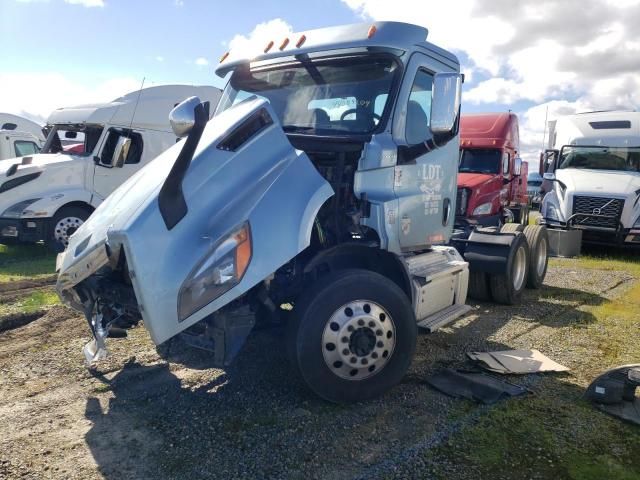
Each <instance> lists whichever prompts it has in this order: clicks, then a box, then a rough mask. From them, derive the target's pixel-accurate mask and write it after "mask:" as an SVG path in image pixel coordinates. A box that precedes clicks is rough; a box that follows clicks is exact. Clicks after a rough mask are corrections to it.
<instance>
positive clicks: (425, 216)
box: [57, 22, 546, 402]
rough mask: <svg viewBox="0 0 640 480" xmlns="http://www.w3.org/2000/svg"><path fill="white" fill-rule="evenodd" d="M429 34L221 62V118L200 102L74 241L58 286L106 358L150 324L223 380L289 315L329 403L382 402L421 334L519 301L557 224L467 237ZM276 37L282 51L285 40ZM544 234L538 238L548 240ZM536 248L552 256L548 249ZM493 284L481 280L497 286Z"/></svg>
mask: <svg viewBox="0 0 640 480" xmlns="http://www.w3.org/2000/svg"><path fill="white" fill-rule="evenodd" d="M426 37H427V30H426V29H424V28H421V27H417V26H414V25H408V24H401V23H394V22H379V23H374V24H373V25H347V26H341V27H333V28H326V29H319V30H312V31H308V32H304V33H301V34H295V35H292V36H290V37H288V38H285V39H281V40H280V41H279V42H278V44H275V43H274V42H273V41H272V42H270V43H269V44H267V45H260V46H258V47H257V51H256V55H255V56H252V57H241V56H237V57H234V56H233V52H231V54H228V55H225V56H224V57H223V58H222V59H221V63H220V65H219V66H218V68H217V70H216V73H217V74H218V75H219V76H221V77H228V84H227V86H226V88H225V90H224V92H223V95H222V98H221V100H220V102H219V104H218V107H217V109H216V112H215V115H214V117H213V118H212V119H211V120H210V121H208V122H207V120H208V112H207V110H208V105H207V104H206V102H205V103H201V102H200V101H199V99H197V98H195V97H193V98H191V99H188V100H186V101H185V102H183V103H182V104H180V105H179V106H177V107H176V108H175V109H174V110H173V111H172V113H171V123H172V125H173V127H174V131H175V132H176V134H177V135H178V136H184V137H186V138H185V139H184V141H181V142H179V143H178V144H177V145H175V146H174V147H172V148H170V149H169V150H168V151H166V152H164V153H163V154H161V155H160V156H159V157H158V158H156V159H155V160H154V161H153V162H151V164H150V165H148V166H147V167H145V168H144V169H142V170H141V171H139V172H138V173H136V174H135V175H134V176H133V177H132V178H131V179H129V180H128V181H127V182H126V183H125V184H124V185H122V186H121V187H120V188H118V189H117V190H116V191H115V192H114V193H113V194H112V195H111V196H110V197H109V198H108V199H107V200H106V201H105V202H104V203H103V204H102V205H100V207H98V209H97V210H96V211H95V213H94V215H92V216H91V218H90V219H89V220H88V221H87V222H85V223H84V224H83V225H82V227H80V228H79V229H78V231H77V232H76V233H75V234H74V235H73V236H72V237H71V242H70V245H69V247H68V249H67V250H66V252H64V253H62V254H60V256H59V257H58V262H57V269H58V271H59V277H58V284H57V289H58V292H59V293H60V296H61V298H62V299H63V300H64V301H65V303H67V304H69V305H71V306H72V307H74V308H76V309H78V310H80V311H82V312H84V314H85V316H86V317H87V320H88V322H89V325H90V328H91V330H92V332H93V335H94V339H93V341H92V342H90V343H89V344H87V346H86V347H85V349H84V353H85V356H86V358H87V360H88V361H89V362H93V361H96V360H99V359H100V358H102V357H103V356H104V355H105V341H106V339H107V337H108V333H109V329H110V328H111V327H112V326H113V325H118V324H121V323H125V324H126V323H130V322H135V321H136V320H137V319H140V318H141V319H143V320H144V325H145V327H146V328H147V329H148V331H149V333H150V336H151V339H152V340H153V341H154V343H155V344H157V345H160V344H163V343H164V342H167V341H169V340H170V339H172V338H173V337H176V336H180V338H181V339H182V340H184V341H185V342H187V343H188V344H191V345H194V346H198V347H201V348H206V349H209V350H211V351H212V352H213V353H212V356H213V361H214V363H215V364H216V365H219V366H225V365H228V364H229V363H230V362H231V360H232V359H233V357H234V356H235V355H236V354H237V353H238V351H239V349H240V348H241V346H242V344H243V343H244V340H245V338H246V336H247V335H248V334H249V332H250V331H251V329H252V328H253V326H254V323H255V321H256V320H255V319H256V316H260V315H255V312H260V314H262V315H264V314H265V312H266V313H269V314H271V315H276V316H277V315H278V314H279V313H280V312H281V311H282V309H285V308H286V309H289V310H291V309H292V311H291V312H290V314H289V315H286V316H285V329H284V333H283V335H282V344H283V349H284V348H285V347H286V350H287V352H288V354H289V357H290V360H291V362H292V364H293V366H294V370H296V371H297V372H298V373H299V374H300V376H301V378H302V379H303V380H304V382H305V383H306V385H308V387H310V388H311V389H312V390H313V391H314V392H315V393H316V394H318V395H320V396H321V397H323V398H325V399H328V400H330V401H335V402H351V401H359V400H365V399H368V398H371V397H375V396H377V395H379V394H381V393H383V392H384V391H386V390H387V389H389V388H390V387H391V386H393V385H394V384H396V383H397V382H398V381H399V380H400V379H401V378H402V376H403V375H404V373H405V372H406V371H407V369H408V368H409V365H410V363H411V361H412V357H413V354H414V350H415V346H416V337H417V332H418V327H419V326H420V327H423V328H425V329H427V330H430V331H433V330H435V329H437V328H439V327H441V326H443V325H445V324H446V323H448V322H451V321H453V320H454V319H456V318H458V317H459V316H460V315H462V314H464V313H466V312H467V311H468V310H469V308H470V307H469V306H467V305H466V304H465V301H466V297H467V290H468V287H470V285H469V284H468V282H469V270H471V271H473V272H475V273H476V275H474V278H475V279H476V280H478V279H481V280H482V281H476V283H477V284H476V285H471V289H472V291H476V292H480V293H482V291H483V290H486V289H487V288H489V287H488V286H487V285H493V286H494V287H495V290H496V295H494V298H495V299H496V300H498V301H501V302H504V303H513V302H515V301H517V300H518V298H519V296H520V294H521V292H522V289H523V288H525V285H526V284H527V282H528V281H529V275H530V273H531V272H530V269H529V263H530V258H531V255H536V252H538V253H537V254H543V255H544V258H543V259H542V260H543V261H542V260H541V262H542V263H544V267H545V270H546V249H544V250H543V249H540V245H539V244H540V242H544V241H546V237H545V235H544V234H545V229H544V227H538V228H537V230H536V235H535V236H532V237H531V238H532V241H534V244H531V241H528V237H527V236H525V235H524V234H523V233H522V232H518V231H516V232H512V233H500V232H499V231H498V230H497V229H467V230H454V217H455V201H456V175H457V167H458V157H459V154H458V150H459V136H458V126H459V117H460V101H461V84H462V76H461V75H460V73H459V63H458V60H457V59H456V57H455V56H454V55H452V54H450V53H449V52H447V51H445V50H442V49H440V48H438V47H436V46H434V45H432V44H430V43H428V42H426V41H425V38H426ZM274 40H278V39H274ZM534 237H535V238H534ZM535 242H537V243H535ZM483 282H484V283H483Z"/></svg>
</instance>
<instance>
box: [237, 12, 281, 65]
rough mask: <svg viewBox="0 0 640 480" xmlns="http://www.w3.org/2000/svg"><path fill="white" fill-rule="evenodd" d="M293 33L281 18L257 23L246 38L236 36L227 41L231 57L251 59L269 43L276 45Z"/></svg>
mask: <svg viewBox="0 0 640 480" xmlns="http://www.w3.org/2000/svg"><path fill="white" fill-rule="evenodd" d="M291 33H293V28H291V25H289V24H288V23H287V22H285V21H284V20H282V19H281V18H274V19H273V20H269V21H268V22H263V23H259V24H258V25H256V26H255V28H254V29H253V30H252V31H251V33H250V34H249V35H248V36H245V35H236V36H235V37H233V38H232V39H231V40H230V41H229V50H230V51H231V52H232V54H233V56H234V57H236V56H239V57H245V56H246V57H251V56H252V55H255V54H257V53H262V50H264V48H265V47H266V46H267V44H268V43H269V42H270V41H273V42H274V43H275V44H276V45H278V44H279V43H280V42H281V41H282V40H284V38H285V37H287V36H288V35H290V34H291Z"/></svg>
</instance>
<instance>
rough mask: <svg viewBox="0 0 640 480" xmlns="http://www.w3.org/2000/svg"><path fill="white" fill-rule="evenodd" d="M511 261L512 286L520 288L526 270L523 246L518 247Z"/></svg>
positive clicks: (525, 255)
mask: <svg viewBox="0 0 640 480" xmlns="http://www.w3.org/2000/svg"><path fill="white" fill-rule="evenodd" d="M513 263H514V268H513V288H514V289H515V290H516V291H517V290H520V289H521V288H522V285H523V284H524V274H525V272H526V270H527V268H526V263H527V253H526V251H525V249H524V247H520V248H518V251H517V252H516V257H515V258H514V262H513Z"/></svg>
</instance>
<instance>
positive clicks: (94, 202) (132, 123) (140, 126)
mask: <svg viewBox="0 0 640 480" xmlns="http://www.w3.org/2000/svg"><path fill="white" fill-rule="evenodd" d="M192 95H199V96H200V97H202V98H203V99H207V100H208V101H211V102H214V103H215V102H217V100H218V98H219V97H220V91H219V90H218V89H216V88H214V87H192V86H187V85H166V86H160V87H150V88H145V89H142V90H139V91H136V92H132V93H130V94H128V95H125V96H123V97H120V98H117V99H115V100H113V101H112V102H109V103H105V104H97V105H80V106H76V107H68V108H60V109H58V110H55V111H54V112H53V113H51V115H50V116H49V118H48V119H47V124H46V126H45V127H44V131H45V132H46V133H47V137H46V141H44V142H43V143H40V142H38V143H37V144H35V143H32V144H30V145H32V146H31V147H29V146H28V145H26V143H25V142H26V141H25V140H21V141H20V142H22V143H18V140H13V145H12V146H11V147H10V148H12V149H13V150H12V151H11V155H10V157H18V158H11V159H7V160H3V161H2V162H0V176H2V177H4V179H3V181H2V183H1V184H0V243H4V244H7V243H16V242H23V243H24V242H26V243H31V242H38V241H45V242H47V243H48V244H49V245H50V246H51V247H52V248H53V249H54V250H57V251H62V250H63V249H64V248H65V247H66V246H67V245H68V243H69V237H70V236H71V235H72V234H73V233H74V232H75V231H76V230H77V229H78V228H79V227H80V225H82V223H83V222H84V221H86V220H87V218H89V215H91V213H92V212H93V211H94V210H95V208H96V207H97V206H98V205H100V203H102V202H103V200H104V199H105V198H106V197H107V196H108V195H109V194H110V193H111V192H112V191H114V190H115V189H116V188H118V187H119V186H120V185H121V184H122V183H124V182H125V180H127V179H128V178H129V177H131V176H132V175H133V174H134V173H135V172H136V171H138V170H140V168H142V167H143V166H145V165H146V164H148V163H149V162H150V161H151V160H152V159H154V158H155V157H157V156H158V155H159V154H160V153H161V152H163V151H164V150H166V149H167V148H169V147H170V146H172V145H174V144H175V142H176V136H175V135H174V133H173V132H172V131H171V127H170V125H169V122H168V120H167V115H168V114H169V112H170V111H171V109H172V108H173V107H174V106H175V105H177V104H178V103H180V102H181V101H182V100H184V98H186V97H189V96H192ZM16 123H17V122H13V121H11V119H8V120H7V121H6V122H5V124H4V127H7V125H8V124H12V125H15V129H16V130H17V129H18V128H19V127H18V125H16ZM12 131H13V130H9V131H6V130H3V131H2V132H0V135H2V137H1V138H5V139H10V138H12V136H11V132H12ZM25 133H26V132H21V133H20V134H21V135H24V134H25ZM31 135H33V134H32V133H31ZM40 135H41V136H42V133H41V134H40ZM34 142H35V139H34ZM0 145H2V143H0Z"/></svg>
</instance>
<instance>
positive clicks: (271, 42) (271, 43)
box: [264, 40, 273, 53]
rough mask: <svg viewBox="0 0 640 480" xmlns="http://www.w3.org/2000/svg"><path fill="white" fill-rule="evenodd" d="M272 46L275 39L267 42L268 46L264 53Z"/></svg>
mask: <svg viewBox="0 0 640 480" xmlns="http://www.w3.org/2000/svg"><path fill="white" fill-rule="evenodd" d="M271 47H273V40H271V41H270V42H269V43H267V46H266V48H265V49H264V53H267V52H268V51H269V50H271Z"/></svg>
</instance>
